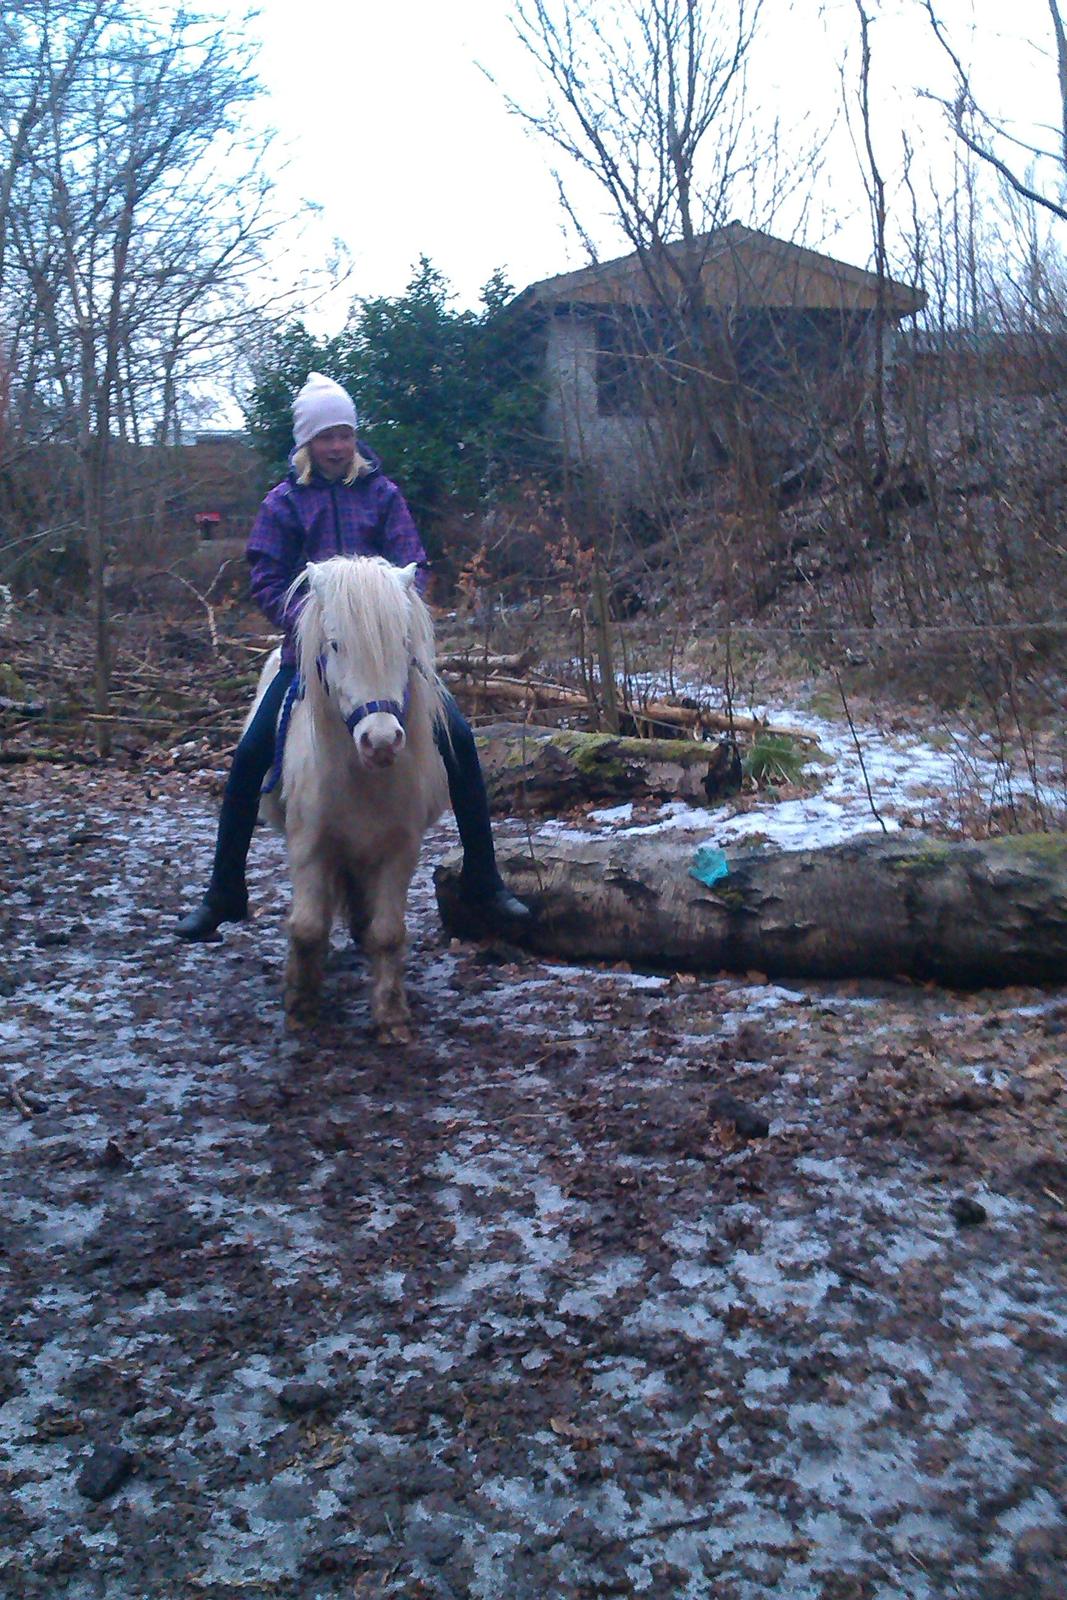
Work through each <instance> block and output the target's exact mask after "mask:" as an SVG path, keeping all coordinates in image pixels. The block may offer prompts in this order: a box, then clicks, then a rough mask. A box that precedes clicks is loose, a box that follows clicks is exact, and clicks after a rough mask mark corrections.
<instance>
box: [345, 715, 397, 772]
mask: <svg viewBox="0 0 1067 1600" xmlns="http://www.w3.org/2000/svg"><path fill="white" fill-rule="evenodd" d="M354 736H355V741H356V749H357V751H358V752H359V759H360V760H361V761H362V763H363V765H364V766H365V767H391V766H392V764H393V762H394V761H395V760H396V758H397V756H398V755H399V754H400V752H401V750H403V748H404V743H405V735H404V730H403V728H402V727H401V726H400V723H399V722H398V721H397V719H396V718H395V717H393V716H390V715H389V713H388V712H384V711H376V712H375V713H374V714H373V715H372V716H369V717H364V719H363V721H362V722H361V723H360V725H359V727H358V728H356V729H355V735H354Z"/></svg>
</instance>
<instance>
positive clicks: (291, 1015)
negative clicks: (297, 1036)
mask: <svg viewBox="0 0 1067 1600" xmlns="http://www.w3.org/2000/svg"><path fill="white" fill-rule="evenodd" d="M318 1020H319V1003H318V1001H317V1000H308V999H300V1000H289V999H287V1000H286V1002H285V1026H286V1027H287V1028H288V1029H289V1030H290V1031H291V1032H296V1031H297V1030H298V1029H300V1028H312V1027H314V1025H315V1023H316V1022H318Z"/></svg>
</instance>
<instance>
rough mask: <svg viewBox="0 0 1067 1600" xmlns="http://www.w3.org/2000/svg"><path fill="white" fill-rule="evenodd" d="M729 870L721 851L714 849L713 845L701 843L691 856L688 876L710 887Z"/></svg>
mask: <svg viewBox="0 0 1067 1600" xmlns="http://www.w3.org/2000/svg"><path fill="white" fill-rule="evenodd" d="M729 871H730V868H729V864H728V863H727V860H726V857H725V856H724V855H723V853H722V851H721V850H716V848H715V846H714V845H711V844H702V845H701V846H700V848H699V850H698V851H697V852H696V854H695V855H694V857H693V862H692V865H691V866H690V868H689V876H690V877H691V878H695V879H696V880H697V882H698V883H704V884H707V886H708V888H709V889H710V888H711V887H712V886H713V885H714V884H716V883H718V881H719V879H720V878H725V877H726V876H727V874H728V873H729Z"/></svg>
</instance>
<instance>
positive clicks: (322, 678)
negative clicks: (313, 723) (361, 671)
mask: <svg viewBox="0 0 1067 1600" xmlns="http://www.w3.org/2000/svg"><path fill="white" fill-rule="evenodd" d="M315 670H316V672H317V673H318V675H319V682H320V683H321V684H322V687H323V690H324V692H325V693H326V694H327V695H328V694H329V692H330V685H329V681H328V680H327V677H326V657H325V655H321V656H319V657H318V659H317V660H316V662H315ZM413 672H418V673H420V674H421V676H422V677H424V678H425V677H426V673H425V671H424V670H423V668H422V667H421V666H420V665H419V663H418V662H417V661H416V659H415V657H414V656H412V658H411V663H410V665H409V667H408V681H407V683H406V684H405V685H404V698H403V700H367V701H365V702H364V703H363V704H362V705H358V706H355V707H354V708H353V710H351V711H350V712H349V713H348V715H347V717H345V719H344V721H345V727H346V728H347V729H348V731H349V733H352V734H354V733H355V731H356V729H357V727H358V726H359V724H360V723H361V722H362V721H363V718H364V717H370V716H373V714H374V712H376V711H385V712H388V713H389V715H390V716H394V717H395V718H396V720H397V721H398V722H399V724H400V726H401V727H402V728H404V727H406V724H407V715H408V710H409V708H410V705H411V675H412V673H413ZM303 698H304V680H303V678H302V677H301V676H300V674H299V673H297V674H296V676H295V677H294V678H293V681H292V683H291V684H290V685H289V688H288V689H287V691H286V695H285V699H284V701H283V702H282V710H281V715H280V716H279V718H278V731H277V733H276V735H275V738H274V760H273V762H272V763H271V769H270V772H269V773H268V774H267V776H266V778H265V779H264V780H263V787H262V789H261V790H260V794H270V792H271V791H272V789H276V788H277V787H278V784H279V783H280V782H281V776H282V764H283V762H284V760H285V739H286V735H287V734H288V732H289V719H290V718H291V717H292V714H293V707H294V706H295V705H296V703H297V701H298V700H303Z"/></svg>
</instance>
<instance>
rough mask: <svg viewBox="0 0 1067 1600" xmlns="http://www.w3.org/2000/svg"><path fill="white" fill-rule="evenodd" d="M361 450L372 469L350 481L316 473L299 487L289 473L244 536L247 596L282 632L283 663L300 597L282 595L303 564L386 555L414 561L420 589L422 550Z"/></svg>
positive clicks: (395, 494) (393, 491)
mask: <svg viewBox="0 0 1067 1600" xmlns="http://www.w3.org/2000/svg"><path fill="white" fill-rule="evenodd" d="M359 453H360V455H361V456H362V457H363V458H364V460H365V461H367V462H369V463H370V467H371V470H370V472H368V473H365V474H364V476H363V477H361V478H357V479H356V481H355V483H350V484H345V483H328V482H327V481H326V479H325V478H320V477H319V476H318V475H317V474H315V475H313V476H312V479H311V482H310V483H306V484H300V483H297V481H296V477H295V475H294V474H293V472H292V471H290V473H289V475H288V477H287V478H286V479H285V480H284V482H282V483H279V484H276V485H275V487H274V488H273V489H272V490H271V491H270V493H269V494H268V495H267V498H266V499H265V500H264V502H263V504H262V505H261V506H260V508H259V515H258V516H257V517H256V520H255V523H254V524H253V527H252V532H251V533H250V535H249V537H248V549H247V551H246V554H247V557H248V564H249V569H250V571H249V579H250V586H251V590H252V598H253V599H254V600H255V602H256V604H257V605H258V606H259V607H260V609H261V610H262V611H264V612H265V613H266V615H267V616H268V617H269V618H270V620H271V622H273V623H275V624H276V625H277V626H278V627H279V628H282V629H284V631H285V639H284V641H283V644H282V661H283V663H285V664H288V665H292V664H293V662H294V661H295V654H294V650H293V628H294V625H295V623H296V619H297V617H298V616H299V614H300V608H301V606H302V605H303V603H304V601H303V596H302V595H301V594H300V593H299V592H298V593H297V594H295V595H294V596H293V598H292V600H291V601H290V602H289V605H288V607H286V604H285V591H286V590H287V589H288V587H289V585H290V584H291V583H292V581H293V579H294V578H296V577H298V576H299V575H300V573H301V572H303V570H304V568H305V567H306V566H307V564H308V562H309V561H325V560H326V558H327V557H328V556H338V555H341V556H385V558H386V560H388V561H391V562H392V563H393V565H394V566H398V567H406V566H407V565H408V563H409V562H410V561H417V562H418V563H419V574H418V577H417V578H416V580H415V581H416V584H417V586H418V589H419V592H420V593H422V592H423V591H424V590H425V588H426V578H427V572H426V552H425V550H424V549H423V547H422V540H421V539H420V538H419V535H418V533H417V531H416V528H415V524H414V522H412V520H411V512H410V511H409V510H408V508H407V506H406V505H405V503H404V497H403V495H402V494H401V493H400V490H399V489H398V488H397V486H396V484H395V483H391V482H390V480H389V479H388V478H386V477H385V476H384V475H383V473H382V470H381V466H380V464H379V462H378V458H377V456H375V455H374V454H373V452H372V451H370V450H368V449H367V447H366V445H360V447H359Z"/></svg>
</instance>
